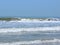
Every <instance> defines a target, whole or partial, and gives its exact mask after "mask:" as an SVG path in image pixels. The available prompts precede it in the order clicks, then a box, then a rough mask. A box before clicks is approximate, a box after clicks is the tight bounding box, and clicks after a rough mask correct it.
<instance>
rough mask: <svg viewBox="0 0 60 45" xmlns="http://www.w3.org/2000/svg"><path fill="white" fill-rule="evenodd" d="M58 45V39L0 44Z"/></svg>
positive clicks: (0, 44)
mask: <svg viewBox="0 0 60 45" xmlns="http://www.w3.org/2000/svg"><path fill="white" fill-rule="evenodd" d="M37 44H38V45H43V44H44V45H47V44H49V45H50V44H52V45H57V44H58V45H59V44H60V40H59V39H53V40H34V41H23V42H22V41H21V42H11V43H0V45H37Z"/></svg>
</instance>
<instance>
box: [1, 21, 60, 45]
mask: <svg viewBox="0 0 60 45" xmlns="http://www.w3.org/2000/svg"><path fill="white" fill-rule="evenodd" d="M0 45H60V21H0Z"/></svg>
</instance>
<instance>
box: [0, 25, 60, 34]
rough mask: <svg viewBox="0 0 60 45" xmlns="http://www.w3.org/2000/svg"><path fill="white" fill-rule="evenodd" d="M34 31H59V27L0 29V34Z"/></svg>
mask: <svg viewBox="0 0 60 45" xmlns="http://www.w3.org/2000/svg"><path fill="white" fill-rule="evenodd" d="M34 31H60V26H57V27H40V28H1V29H0V33H7V32H34Z"/></svg>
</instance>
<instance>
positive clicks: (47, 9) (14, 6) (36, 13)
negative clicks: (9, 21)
mask: <svg viewBox="0 0 60 45" xmlns="http://www.w3.org/2000/svg"><path fill="white" fill-rule="evenodd" d="M0 17H31V18H42V17H43V18H44V17H47V18H48V17H49V18H50V17H56V18H57V17H60V0H0Z"/></svg>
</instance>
